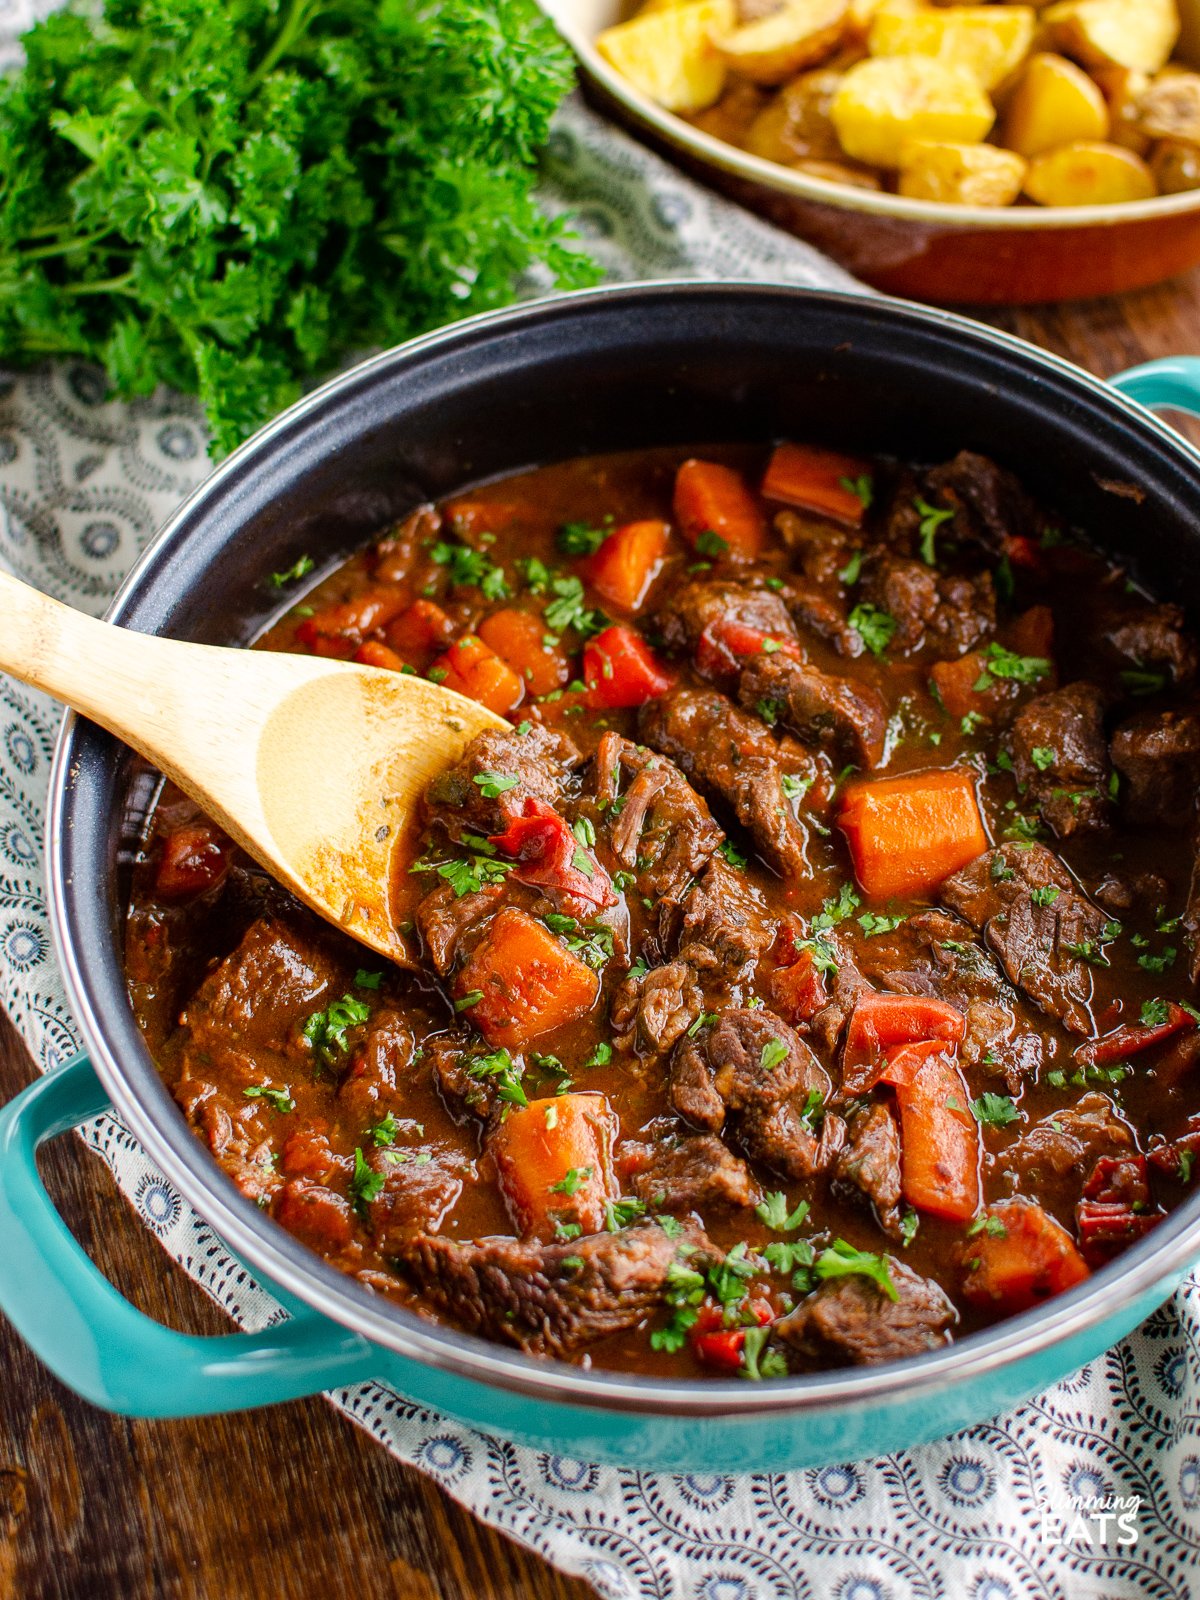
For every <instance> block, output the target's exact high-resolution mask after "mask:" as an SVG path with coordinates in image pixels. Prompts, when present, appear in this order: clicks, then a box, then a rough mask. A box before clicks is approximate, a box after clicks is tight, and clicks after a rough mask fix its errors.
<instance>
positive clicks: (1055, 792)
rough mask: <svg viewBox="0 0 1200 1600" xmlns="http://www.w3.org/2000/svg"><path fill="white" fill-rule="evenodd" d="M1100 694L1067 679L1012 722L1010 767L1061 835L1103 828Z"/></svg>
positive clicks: (1105, 769) (1106, 813)
mask: <svg viewBox="0 0 1200 1600" xmlns="http://www.w3.org/2000/svg"><path fill="white" fill-rule="evenodd" d="M1104 705H1105V701H1104V696H1103V695H1102V694H1101V692H1100V690H1099V689H1097V688H1096V686H1095V685H1094V684H1091V683H1071V684H1068V685H1067V687H1066V688H1065V689H1054V690H1052V691H1051V692H1050V693H1049V694H1042V695H1039V696H1038V697H1037V699H1036V700H1031V701H1030V702H1029V704H1028V705H1027V706H1026V707H1025V709H1024V710H1023V711H1022V712H1021V713H1020V714H1019V715H1018V716H1017V718H1016V719H1015V721H1014V722H1013V725H1012V757H1013V771H1014V774H1015V776H1016V780H1017V782H1018V784H1020V785H1021V788H1022V791H1023V792H1024V791H1028V793H1029V794H1030V795H1031V796H1032V798H1033V800H1034V801H1035V803H1036V804H1037V806H1038V808H1039V809H1040V811H1041V813H1042V816H1043V818H1044V819H1045V821H1046V823H1047V825H1048V826H1049V827H1050V828H1052V829H1053V830H1054V832H1055V833H1056V834H1057V835H1058V837H1059V838H1060V839H1069V838H1070V837H1071V836H1072V834H1075V833H1091V832H1094V831H1095V830H1096V829H1098V828H1106V827H1108V825H1109V823H1110V821H1111V819H1112V801H1111V799H1110V798H1109V793H1108V780H1109V773H1110V768H1109V765H1108V744H1107V741H1106V740H1105V737H1104Z"/></svg>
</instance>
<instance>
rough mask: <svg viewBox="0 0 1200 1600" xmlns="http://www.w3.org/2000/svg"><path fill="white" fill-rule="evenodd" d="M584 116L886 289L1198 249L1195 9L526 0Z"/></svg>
mask: <svg viewBox="0 0 1200 1600" xmlns="http://www.w3.org/2000/svg"><path fill="white" fill-rule="evenodd" d="M543 4H544V6H545V9H546V10H547V11H548V12H549V14H550V15H551V16H552V17H553V19H554V21H555V22H556V23H557V25H558V27H559V29H560V31H561V32H562V33H563V35H564V36H565V37H566V38H567V39H568V40H569V42H570V43H571V45H572V46H573V47H574V49H575V51H576V53H577V55H578V57H579V60H580V63H581V66H582V68H583V77H584V84H585V88H586V90H587V92H588V94H589V96H590V97H591V98H592V99H593V100H594V101H596V102H597V103H598V104H600V106H601V107H602V109H604V110H605V111H607V112H609V113H610V114H612V115H615V116H616V117H618V118H619V119H620V120H622V121H623V122H625V123H626V124H627V125H628V126H630V127H632V128H633V129H634V131H636V132H637V133H638V134H639V135H640V136H641V137H643V138H645V139H646V140H647V141H648V142H650V143H651V144H652V145H654V146H655V147H656V148H658V149H659V150H660V151H662V152H663V153H665V154H668V155H669V156H670V157H671V158H672V159H673V160H674V161H676V162H677V163H678V164H679V165H681V166H683V167H684V168H685V169H686V170H688V171H690V172H691V173H693V175H695V176H697V177H700V178H702V179H704V180H705V181H707V182H708V183H710V184H712V185H713V186H715V187H716V188H718V189H720V190H721V191H723V192H724V193H726V194H728V195H730V196H732V197H733V198H734V199H736V200H738V201H740V202H741V203H743V204H744V205H746V206H748V207H750V208H751V209H752V210H755V211H757V212H759V213H761V214H762V215H765V216H767V217H769V218H770V219H771V220H772V221H774V222H776V223H779V224H780V225H782V226H783V227H785V228H787V229H789V230H790V231H791V232H793V233H796V234H798V235H800V236H801V237H803V238H806V239H809V240H811V241H812V242H813V243H814V244H816V245H818V246H819V247H820V248H822V249H823V250H825V251H827V252H828V253H829V254H830V255H832V256H833V257H834V258H835V259H836V260H838V261H840V262H841V263H842V264H843V265H844V266H846V267H848V268H849V270H850V271H852V272H854V273H856V274H857V275H858V276H859V277H861V278H863V279H865V280H866V281H867V282H869V283H872V284H874V285H876V286H877V287H878V288H881V289H884V290H887V291H889V292H890V293H893V294H902V295H907V296H910V297H912V298H914V299H921V300H931V301H935V302H941V303H945V304H974V305H986V304H1018V303H1031V302H1035V301H1048V300H1062V299H1073V298H1079V297H1083V296H1088V295H1098V294H1112V293H1116V292H1119V291H1121V290H1125V289H1132V288H1138V287H1142V286H1144V285H1146V284H1150V283H1156V282H1159V281H1160V280H1162V279H1164V278H1168V277H1171V276H1172V275H1173V274H1175V273H1177V272H1180V271H1182V270H1183V269H1185V268H1186V267H1189V266H1193V265H1194V264H1195V263H1196V262H1198V261H1200V0H1054V3H1052V4H1048V5H1047V4H1043V5H1006V4H988V5H957V4H946V3H932V0H543Z"/></svg>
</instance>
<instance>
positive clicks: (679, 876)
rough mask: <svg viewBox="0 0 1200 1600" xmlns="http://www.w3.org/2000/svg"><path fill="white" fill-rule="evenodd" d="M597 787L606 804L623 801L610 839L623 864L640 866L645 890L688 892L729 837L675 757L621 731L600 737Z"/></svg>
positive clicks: (640, 889)
mask: <svg viewBox="0 0 1200 1600" xmlns="http://www.w3.org/2000/svg"><path fill="white" fill-rule="evenodd" d="M623 781H625V782H626V783H627V787H626V788H625V790H624V793H622V782H623ZM591 787H592V790H593V793H594V794H595V796H596V798H597V800H598V801H599V802H600V805H601V807H602V808H612V807H613V806H614V804H615V803H616V802H618V801H620V802H621V804H620V807H619V812H618V815H617V818H616V821H615V823H614V825H613V829H612V834H611V837H610V844H611V848H612V851H613V854H614V855H615V856H616V858H617V860H618V861H619V862H620V864H621V865H622V866H623V867H624V868H626V870H628V871H636V877H637V893H638V894H639V895H640V896H648V897H649V898H650V899H652V900H656V901H657V900H662V899H665V898H668V897H671V896H674V897H678V896H680V895H682V893H683V892H684V890H685V889H686V887H687V885H688V884H689V883H690V882H691V880H692V879H693V878H694V877H695V876H696V875H697V874H698V873H699V872H700V871H701V870H702V868H703V867H704V866H705V865H706V863H707V862H708V861H709V860H710V859H711V857H712V856H713V855H714V853H715V852H716V850H717V847H718V846H719V845H720V844H721V843H722V842H723V840H724V838H725V835H724V833H723V832H722V831H721V829H720V828H719V827H718V825H717V823H716V822H715V821H714V820H713V816H712V813H711V812H710V811H709V809H708V807H707V805H705V803H704V801H703V800H702V799H701V798H700V796H699V795H698V794H697V793H696V791H695V790H694V789H693V788H692V786H691V784H690V783H689V782H688V781H687V779H686V778H685V777H684V775H683V773H682V772H680V770H679V768H678V767H677V766H676V765H675V764H674V762H672V761H669V760H668V759H667V758H666V757H665V756H660V755H655V754H653V753H652V752H651V751H649V750H639V749H638V747H637V745H635V744H633V743H632V742H631V741H630V740H628V739H624V738H622V737H621V735H620V734H617V733H606V734H605V735H604V737H603V738H602V739H601V740H600V744H599V747H598V748H597V751H596V760H595V763H594V765H593V769H592V775H591Z"/></svg>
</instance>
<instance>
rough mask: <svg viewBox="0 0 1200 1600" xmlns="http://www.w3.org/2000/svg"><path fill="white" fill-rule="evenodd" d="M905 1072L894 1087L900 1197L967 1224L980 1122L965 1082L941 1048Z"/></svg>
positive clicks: (974, 1199)
mask: <svg viewBox="0 0 1200 1600" xmlns="http://www.w3.org/2000/svg"><path fill="white" fill-rule="evenodd" d="M905 1048H906V1049H908V1050H913V1049H915V1048H916V1047H915V1046H912V1045H909V1046H906V1047H905ZM905 1076H906V1077H908V1078H909V1081H908V1082H907V1083H898V1084H897V1085H896V1104H897V1106H898V1107H899V1109H900V1186H901V1188H902V1190H903V1192H904V1198H905V1199H906V1200H907V1201H908V1203H909V1205H910V1206H915V1207H916V1208H917V1210H918V1211H929V1212H931V1213H932V1214H933V1215H934V1216H938V1217H949V1218H950V1219H951V1221H955V1222H966V1221H968V1220H969V1219H970V1218H971V1217H973V1216H974V1215H975V1213H976V1211H977V1210H978V1209H979V1125H978V1123H977V1122H976V1121H975V1118H974V1117H973V1116H972V1114H971V1107H970V1102H969V1097H968V1093H967V1085H966V1080H965V1079H964V1078H963V1075H962V1072H961V1071H960V1069H959V1066H958V1063H957V1062H956V1061H955V1060H954V1059H953V1057H952V1056H950V1055H947V1054H946V1052H945V1050H944V1049H942V1050H935V1051H930V1052H928V1053H927V1054H926V1055H925V1059H924V1061H922V1062H921V1063H920V1065H919V1067H918V1069H917V1070H916V1072H914V1073H912V1074H911V1075H909V1074H908V1073H905Z"/></svg>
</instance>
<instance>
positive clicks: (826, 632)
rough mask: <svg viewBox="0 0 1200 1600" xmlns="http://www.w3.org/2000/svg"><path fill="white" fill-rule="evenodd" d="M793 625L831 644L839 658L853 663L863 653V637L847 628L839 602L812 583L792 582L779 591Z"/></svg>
mask: <svg viewBox="0 0 1200 1600" xmlns="http://www.w3.org/2000/svg"><path fill="white" fill-rule="evenodd" d="M780 594H781V595H782V597H783V599H784V600H785V601H786V603H787V608H788V610H789V611H790V612H791V614H792V620H793V621H794V622H795V624H796V626H797V627H798V628H800V629H802V630H803V631H805V632H807V633H814V634H816V636H817V638H818V639H824V640H825V642H826V643H827V644H831V645H832V646H833V648H834V649H835V650H836V651H837V653H838V655H840V656H846V657H847V658H848V659H850V660H853V659H854V657H855V656H860V655H862V653H863V641H862V634H861V633H859V631H858V629H857V628H852V627H851V626H850V622H849V619H848V617H847V615H846V607H845V604H844V603H843V602H842V600H841V599H840V598H839V599H834V598H833V596H832V595H829V594H826V593H825V591H824V590H823V589H819V588H818V587H817V585H816V584H814V583H797V582H796V581H795V580H794V579H793V581H792V582H791V583H789V584H787V585H785V587H784V588H783V589H781V590H780Z"/></svg>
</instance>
